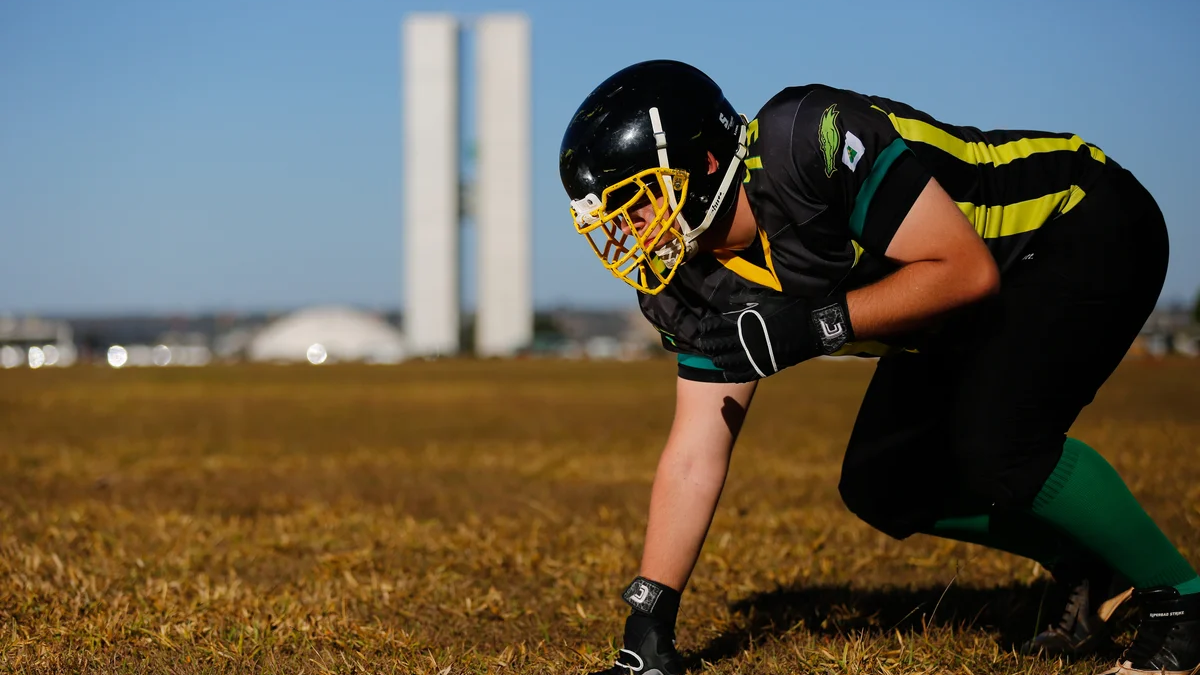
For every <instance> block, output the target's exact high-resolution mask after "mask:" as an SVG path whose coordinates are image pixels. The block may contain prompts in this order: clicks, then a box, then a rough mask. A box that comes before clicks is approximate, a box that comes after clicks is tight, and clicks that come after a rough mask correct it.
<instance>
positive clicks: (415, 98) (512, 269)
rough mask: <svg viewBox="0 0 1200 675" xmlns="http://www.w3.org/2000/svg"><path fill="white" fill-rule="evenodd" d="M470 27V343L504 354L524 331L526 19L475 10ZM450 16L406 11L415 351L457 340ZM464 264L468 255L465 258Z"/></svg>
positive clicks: (448, 350) (528, 283) (453, 24)
mask: <svg viewBox="0 0 1200 675" xmlns="http://www.w3.org/2000/svg"><path fill="white" fill-rule="evenodd" d="M473 25H474V34H475V40H476V44H475V47H476V49H475V51H476V53H477V59H476V62H475V80H476V82H477V90H476V107H475V117H476V120H475V123H476V129H475V136H476V138H475V144H474V145H475V148H476V161H477V164H476V166H475V177H476V184H475V185H473V186H469V187H471V188H472V189H471V199H470V202H471V203H472V205H473V207H474V208H473V215H474V219H475V224H476V226H477V232H478V241H477V246H476V248H477V251H478V260H477V261H476V263H475V264H476V267H477V271H478V272H477V279H478V284H479V285H478V294H477V308H476V326H475V347H476V351H477V353H479V354H481V355H485V356H506V355H511V354H513V353H514V352H516V351H517V350H519V349H521V348H522V347H525V346H527V345H528V344H529V343H530V342H531V340H532V337H533V301H532V279H531V277H532V272H531V269H530V268H531V263H532V259H531V251H530V247H531V245H532V236H531V230H532V228H531V218H530V212H531V209H530V200H531V199H532V194H531V189H530V183H531V171H532V162H531V155H532V150H531V147H530V145H531V138H530V136H531V134H530V126H531V122H530V96H531V92H530V79H531V78H530V32H531V31H530V27H529V20H528V19H527V18H526V17H524V16H523V15H520V14H490V15H489V14H485V15H482V16H480V17H478V18H476V19H475V20H474V22H473ZM458 35H459V24H458V22H457V20H456V19H455V17H453V16H452V15H446V14H415V15H412V16H410V17H409V18H408V19H406V20H405V23H404V28H403V31H402V36H401V39H402V41H403V54H402V58H403V61H404V64H403V68H402V73H403V77H404V85H403V88H404V118H405V124H404V142H405V158H404V197H403V199H404V204H405V206H404V229H405V232H406V236H405V258H406V260H405V286H406V299H405V307H404V327H405V332H406V333H407V338H408V342H409V348H410V349H411V351H412V352H413V353H414V354H419V355H432V354H453V353H455V352H457V351H458V349H459V341H458V335H459V333H458V331H459V322H460V319H459V280H460V279H461V275H460V270H459V260H460V255H459V231H458V228H459V213H460V209H459V189H460V188H459V186H460V183H461V179H460V167H459V156H458V153H459V149H460V147H461V146H460V142H459V136H458V132H459V129H458V123H459V116H458V101H459V68H458ZM468 264H471V263H468Z"/></svg>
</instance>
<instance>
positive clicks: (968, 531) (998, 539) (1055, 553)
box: [925, 511, 1085, 569]
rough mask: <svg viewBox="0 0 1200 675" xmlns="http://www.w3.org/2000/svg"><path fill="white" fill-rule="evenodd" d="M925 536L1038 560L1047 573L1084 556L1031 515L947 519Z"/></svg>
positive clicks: (994, 514) (1059, 533) (993, 515)
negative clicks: (962, 542)
mask: <svg viewBox="0 0 1200 675" xmlns="http://www.w3.org/2000/svg"><path fill="white" fill-rule="evenodd" d="M925 534H930V535H933V536H935V537H942V538H945V539H955V540H957V541H965V542H967V543H969V544H979V545H981V546H987V547H988V548H994V549H997V550H1000V551H1005V552H1008V553H1012V554H1014V555H1019V556H1022V557H1024V558H1029V559H1030V560H1036V561H1037V562H1039V563H1041V565H1042V567H1045V568H1046V569H1053V568H1054V566H1055V565H1057V564H1058V563H1059V562H1060V561H1063V560H1065V559H1068V558H1079V557H1080V556H1081V555H1085V554H1082V553H1081V552H1080V551H1078V547H1077V546H1075V545H1074V544H1073V542H1071V541H1070V540H1069V539H1068V538H1067V537H1066V536H1065V535H1063V533H1062V532H1060V531H1059V530H1057V529H1056V528H1054V527H1050V526H1048V525H1046V523H1044V522H1043V521H1041V520H1039V519H1037V518H1034V517H1033V516H1031V515H1029V514H1027V513H1020V512H1014V511H1004V512H995V513H991V514H983V515H978V516H965V517H961V518H943V519H942V520H939V521H937V522H936V523H934V524H933V527H932V528H930V529H929V530H928V531H926V532H925Z"/></svg>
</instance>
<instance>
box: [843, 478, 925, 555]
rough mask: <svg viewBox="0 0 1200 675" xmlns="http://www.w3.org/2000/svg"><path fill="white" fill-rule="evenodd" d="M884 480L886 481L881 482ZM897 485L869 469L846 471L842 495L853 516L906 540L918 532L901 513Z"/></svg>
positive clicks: (885, 532) (890, 534)
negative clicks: (896, 490)
mask: <svg viewBox="0 0 1200 675" xmlns="http://www.w3.org/2000/svg"><path fill="white" fill-rule="evenodd" d="M881 478H883V479H884V480H883V481H881ZM893 487H894V486H893V485H890V484H888V482H887V481H886V478H885V477H882V476H880V475H879V473H878V472H875V471H871V470H870V469H869V468H867V467H851V466H843V467H842V478H841V480H840V481H838V493H839V494H841V496H842V503H843V504H845V505H846V508H847V509H849V510H850V512H851V513H853V514H854V515H856V516H858V518H859V519H860V520H862V521H863V522H864V523H866V524H868V525H870V526H871V527H873V528H875V529H877V530H879V531H880V532H883V533H884V534H887V535H889V536H892V537H895V538H897V539H903V538H905V537H907V536H909V535H910V534H912V533H913V532H914V531H915V528H913V527H912V526H911V525H910V524H909V523H908V522H907V521H906V520H905V519H904V518H903V516H902V515H901V512H900V511H901V510H898V509H897V508H896V507H897V501H896V499H894V498H893V497H894V495H893V489H892V488H893Z"/></svg>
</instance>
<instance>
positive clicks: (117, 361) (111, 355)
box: [108, 345, 129, 368]
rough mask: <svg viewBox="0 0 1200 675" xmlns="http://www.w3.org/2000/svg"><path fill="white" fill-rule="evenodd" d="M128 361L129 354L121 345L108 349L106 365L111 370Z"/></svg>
mask: <svg viewBox="0 0 1200 675" xmlns="http://www.w3.org/2000/svg"><path fill="white" fill-rule="evenodd" d="M128 360H129V352H127V351H125V348H124V347H122V346H121V345H113V346H111V347H109V348H108V365H110V366H112V367H113V368H120V367H121V366H123V365H125V362H126V361H128Z"/></svg>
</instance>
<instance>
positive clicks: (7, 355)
mask: <svg viewBox="0 0 1200 675" xmlns="http://www.w3.org/2000/svg"><path fill="white" fill-rule="evenodd" d="M24 360H25V355H24V354H22V353H21V350H20V349H18V348H16V347H13V346H11V345H4V346H3V347H0V366H3V367H5V368H16V367H17V366H19V365H21V362H22V361H24Z"/></svg>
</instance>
